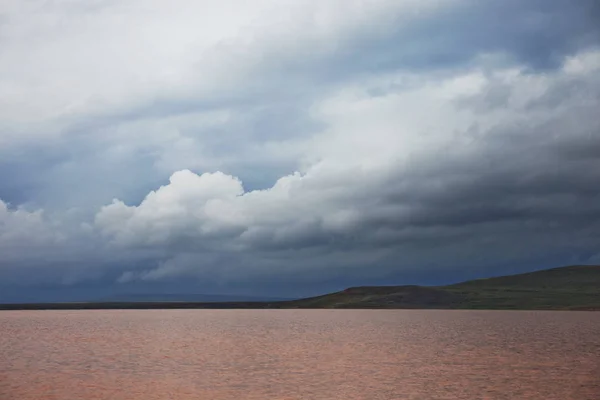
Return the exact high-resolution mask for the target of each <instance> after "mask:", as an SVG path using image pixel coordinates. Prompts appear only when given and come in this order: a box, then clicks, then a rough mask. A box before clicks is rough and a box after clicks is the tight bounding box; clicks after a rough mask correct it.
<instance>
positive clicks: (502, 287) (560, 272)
mask: <svg viewBox="0 0 600 400" xmlns="http://www.w3.org/2000/svg"><path fill="white" fill-rule="evenodd" d="M289 304H290V306H292V307H298V308H306V307H308V308H442V309H445V308H448V309H597V310H600V266H570V267H561V268H554V269H549V270H544V271H537V272H531V273H527V274H519V275H511V276H502V277H498V278H490V279H479V280H473V281H467V282H463V283H459V284H455V285H448V286H438V287H423V286H382V287H358V288H350V289H346V290H344V291H341V292H337V293H332V294H329V295H325V296H319V297H313V298H310V299H302V300H297V301H293V302H290V303H289Z"/></svg>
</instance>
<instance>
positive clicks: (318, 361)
mask: <svg viewBox="0 0 600 400" xmlns="http://www.w3.org/2000/svg"><path fill="white" fill-rule="evenodd" d="M41 399H44V400H46V399H56V400H69V399H73V400H86V399H95V400H98V399H102V400H104V399H107V400H108V399H111V400H115V399H123V400H125V399H127V400H152V399H181V400H187V399H194V400H198V399H206V400H231V399H236V400H253V399H256V400H277V399H281V400H283V399H286V400H292V399H310V400H319V399H324V400H327V399H344V400H355V399H368V400H397V399H424V400H425V399H426V400H429V399H469V400H474V399H511V400H512V399H540V400H541V399H544V400H548V399H557V400H558V399H560V400H566V399H575V400H586V399H590V400H592V399H593V400H597V399H600V312H529V311H408V310H407V311H405V310H398V311H396V310H381V311H379V310H364V311H356V310H244V311H242V310H142V311H140V310H118V311H117V310H115V311H101V310H98V311H6V312H4V311H3V312H0V400H41Z"/></svg>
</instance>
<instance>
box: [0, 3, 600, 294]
mask: <svg viewBox="0 0 600 400" xmlns="http://www.w3.org/2000/svg"><path fill="white" fill-rule="evenodd" d="M598 21H600V5H599V3H598V2H597V1H596V0H578V1H571V0H527V1H523V0H489V1H480V0H429V1H422V0H403V1H400V0H389V1H388V0H368V1H367V0H364V1H359V0H255V1H252V2H245V1H241V0H219V1H211V0H204V1H199V0H174V1H170V2H165V1H162V0H119V1H117V0H89V1H85V2H81V1H75V0H46V1H41V0H40V1H37V0H31V1H21V0H5V1H2V2H1V3H0V301H30V300H31V301H32V300H35V301H44V300H48V301H50V300H56V299H60V300H63V299H75V298H78V299H80V298H86V299H87V298H92V297H94V296H96V297H102V296H107V295H110V294H113V293H128V292H133V291H137V292H163V293H210V294H244V295H270V296H283V297H298V296H308V295H313V294H318V293H323V292H327V291H331V290H338V289H341V288H344V287H347V286H356V285H364V284H441V283H450V282H456V281H460V280H464V279H470V278H475V277H485V276H494V275H502V274H508V273H517V272H523V271H531V270H536V269H542V268H549V267H555V266H561V265H568V264H593V263H600V247H599V243H600V118H599V117H598V113H599V110H600V23H598Z"/></svg>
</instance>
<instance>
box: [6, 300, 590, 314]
mask: <svg viewBox="0 0 600 400" xmlns="http://www.w3.org/2000/svg"><path fill="white" fill-rule="evenodd" d="M36 310H37V311H52V310H55V311H60V310H64V311H67V310H72V311H76V310H415V311H416V310H437V311H460V310H462V311H466V310H472V311H588V312H589V311H596V312H600V307H573V308H564V307H562V308H561V307H557V308H447V307H446V308H442V307H361V306H355V307H302V306H294V305H287V304H274V303H265V304H263V303H229V302H225V303H189V302H139V303H135V302H123V303H15V304H0V311H36Z"/></svg>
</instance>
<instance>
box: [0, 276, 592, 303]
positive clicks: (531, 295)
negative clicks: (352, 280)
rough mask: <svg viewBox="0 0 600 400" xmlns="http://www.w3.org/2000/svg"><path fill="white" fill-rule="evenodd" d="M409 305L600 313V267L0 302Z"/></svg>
mask: <svg viewBox="0 0 600 400" xmlns="http://www.w3.org/2000/svg"><path fill="white" fill-rule="evenodd" d="M149 309H161V310H169V309H179V310H181V309H253V310H260V309H361V310H364V309H380V310H382V309H405V310H411V309H412V310H432V309H433V310H555V311H557V310H563V311H569V310H571V311H575V310H577V311H600V266H599V265H574V266H568V267H560V268H552V269H547V270H542V271H535V272H529V273H525V274H518V275H508V276H500V277H496V278H488V279H477V280H472V281H467V282H462V283H457V284H454V285H446V286H415V285H404V286H363V287H353V288H348V289H345V290H342V291H340V292H335V293H329V294H325V295H322V296H316V297H309V298H304V299H297V300H282V301H218V302H217V301H215V302H207V301H203V302H202V301H139V302H135V301H102V302H70V303H66V302H65V303H12V304H10V303H9V304H0V310H149Z"/></svg>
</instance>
